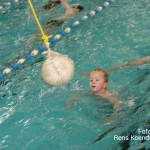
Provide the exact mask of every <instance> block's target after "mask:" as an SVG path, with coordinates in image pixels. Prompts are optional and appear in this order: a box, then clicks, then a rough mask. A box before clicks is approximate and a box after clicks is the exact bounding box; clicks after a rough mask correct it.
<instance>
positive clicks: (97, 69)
mask: <svg viewBox="0 0 150 150" xmlns="http://www.w3.org/2000/svg"><path fill="white" fill-rule="evenodd" d="M93 71H97V72H103V74H104V78H105V81H106V82H108V74H107V71H105V70H102V69H99V68H96V69H94V70H93ZM93 71H92V72H93Z"/></svg>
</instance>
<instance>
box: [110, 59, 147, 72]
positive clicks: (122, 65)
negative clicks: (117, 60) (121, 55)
mask: <svg viewBox="0 0 150 150" xmlns="http://www.w3.org/2000/svg"><path fill="white" fill-rule="evenodd" d="M148 63H150V56H147V57H143V58H140V59H137V60H133V61H131V62H128V63H125V64H121V65H117V66H114V67H112V68H110V69H108V70H107V72H110V71H114V70H118V69H121V68H122V67H125V66H136V65H142V64H148Z"/></svg>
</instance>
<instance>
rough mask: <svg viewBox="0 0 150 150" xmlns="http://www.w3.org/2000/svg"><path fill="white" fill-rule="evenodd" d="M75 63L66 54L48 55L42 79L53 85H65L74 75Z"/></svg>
mask: <svg viewBox="0 0 150 150" xmlns="http://www.w3.org/2000/svg"><path fill="white" fill-rule="evenodd" d="M73 74H74V63H73V61H72V60H71V59H70V58H69V57H67V56H64V55H53V56H52V57H48V58H47V59H46V60H45V62H44V63H43V65H42V79H43V80H44V81H45V82H47V83H48V84H51V85H53V86H64V85H66V84H67V83H68V82H69V81H70V80H71V79H72V77H73Z"/></svg>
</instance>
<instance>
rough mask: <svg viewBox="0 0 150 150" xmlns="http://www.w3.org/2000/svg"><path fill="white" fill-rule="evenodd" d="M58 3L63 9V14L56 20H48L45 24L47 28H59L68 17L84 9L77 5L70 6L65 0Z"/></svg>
mask: <svg viewBox="0 0 150 150" xmlns="http://www.w3.org/2000/svg"><path fill="white" fill-rule="evenodd" d="M60 2H61V4H62V5H63V7H64V8H65V14H64V15H62V16H61V17H60V18H58V19H55V20H50V21H49V22H47V27H51V26H60V25H62V24H63V22H64V21H65V19H67V18H68V17H70V16H71V15H73V14H76V13H78V12H81V11H82V10H83V9H84V7H83V6H81V5H79V4H77V5H74V6H70V5H69V3H68V2H67V0H60Z"/></svg>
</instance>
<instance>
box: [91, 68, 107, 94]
mask: <svg viewBox="0 0 150 150" xmlns="http://www.w3.org/2000/svg"><path fill="white" fill-rule="evenodd" d="M107 85H108V74H107V72H106V71H104V70H101V69H95V70H93V71H91V73H90V88H91V90H92V91H93V92H100V91H102V90H106V88H107Z"/></svg>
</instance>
